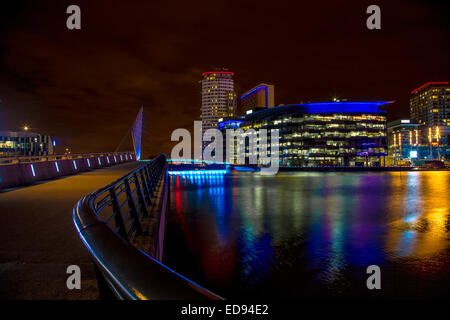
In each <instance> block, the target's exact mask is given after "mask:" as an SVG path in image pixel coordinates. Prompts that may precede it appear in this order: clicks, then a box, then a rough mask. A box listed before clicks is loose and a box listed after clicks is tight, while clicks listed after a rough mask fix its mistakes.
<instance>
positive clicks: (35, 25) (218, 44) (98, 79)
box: [0, 0, 450, 154]
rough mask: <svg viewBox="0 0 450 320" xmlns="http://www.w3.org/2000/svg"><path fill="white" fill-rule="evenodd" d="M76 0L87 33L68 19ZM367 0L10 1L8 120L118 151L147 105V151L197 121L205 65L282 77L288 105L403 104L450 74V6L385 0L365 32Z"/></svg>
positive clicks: (254, 79)
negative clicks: (342, 100)
mask: <svg viewBox="0 0 450 320" xmlns="http://www.w3.org/2000/svg"><path fill="white" fill-rule="evenodd" d="M69 4H78V5H79V6H80V7H81V9H82V30H79V31H69V30H67V29H66V28H65V20H66V17H67V15H66V14H65V9H66V7H67V6H68V5H69ZM370 4H372V3H371V2H368V1H346V2H345V3H336V2H333V1H325V2H324V1H316V2H299V1H295V2H294V1H291V2H285V1H276V2H273V1H272V2H268V3H265V2H262V1H259V2H256V1H241V2H236V3H231V2H228V1H227V2H225V1H223V2H216V1H195V2H181V3H176V2H173V1H172V2H167V3H166V4H161V3H157V2H156V1H133V2H131V3H130V2H124V1H99V0H97V1H85V0H83V1H70V2H69V1H22V2H21V1H13V2H11V1H8V2H7V3H5V4H2V6H3V7H2V9H1V11H0V12H1V15H2V17H1V19H0V59H1V60H0V99H1V100H2V104H1V105H0V127H1V129H12V130H15V129H17V128H19V127H20V126H21V125H23V124H24V123H30V124H31V126H32V127H34V128H36V131H40V132H44V133H49V134H52V135H54V136H55V137H56V138H57V139H58V140H59V141H60V142H61V143H60V145H61V146H65V145H67V146H70V147H71V148H72V150H73V151H75V152H77V151H78V152H84V151H105V150H114V149H115V148H116V146H117V145H118V144H119V142H120V141H121V140H122V137H123V136H124V135H125V134H126V132H127V131H128V129H129V127H130V124H131V123H132V122H133V120H134V118H135V116H136V113H137V111H138V110H139V108H140V107H141V106H142V105H143V106H144V107H145V112H146V122H147V125H146V128H147V130H146V134H147V135H146V137H145V152H146V153H147V154H156V153H158V152H163V151H165V152H169V151H170V146H171V143H170V133H171V132H172V130H174V129H175V128H179V127H186V128H191V127H192V121H193V120H194V119H198V116H199V104H200V87H199V83H198V81H199V80H200V77H201V73H202V72H203V71H205V70H209V69H210V68H212V67H215V66H217V67H228V68H230V69H232V70H233V71H235V73H236V74H235V81H236V88H237V89H238V90H239V91H241V92H242V91H244V90H246V89H248V88H250V87H252V86H253V85H254V84H256V83H258V82H269V83H273V84H275V86H276V103H285V104H287V103H295V102H299V101H310V100H324V99H329V98H330V97H332V96H335V95H337V96H340V97H346V98H352V99H383V100H396V101H397V102H396V103H395V104H394V105H392V106H390V107H389V110H388V111H389V116H390V117H391V118H397V117H400V116H407V115H408V95H409V92H410V91H411V90H412V89H414V88H415V87H417V86H418V85H420V84H422V83H424V82H428V81H443V80H449V71H450V68H449V60H448V53H449V41H448V39H449V31H450V30H449V22H448V19H447V15H448V12H449V11H448V9H449V8H448V5H445V4H437V3H436V4H434V3H430V2H426V1H408V2H406V1H395V4H394V3H392V1H390V2H387V1H380V2H378V5H380V7H381V9H382V30H379V31H369V30H367V29H366V27H365V19H366V16H367V15H366V14H365V9H366V8H367V6H368V5H370Z"/></svg>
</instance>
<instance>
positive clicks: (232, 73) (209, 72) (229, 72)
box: [202, 71, 234, 76]
mask: <svg viewBox="0 0 450 320" xmlns="http://www.w3.org/2000/svg"><path fill="white" fill-rule="evenodd" d="M211 73H228V74H231V75H232V76H233V75H234V72H231V71H208V72H203V73H202V76H204V75H205V74H211Z"/></svg>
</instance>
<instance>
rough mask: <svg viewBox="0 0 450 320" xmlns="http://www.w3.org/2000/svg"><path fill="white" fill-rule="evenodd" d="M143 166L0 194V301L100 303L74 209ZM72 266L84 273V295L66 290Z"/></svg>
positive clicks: (102, 171)
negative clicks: (78, 202) (54, 300)
mask: <svg viewBox="0 0 450 320" xmlns="http://www.w3.org/2000/svg"><path fill="white" fill-rule="evenodd" d="M138 164H139V163H137V162H132V163H125V164H121V165H117V166H113V167H109V168H104V169H98V170H95V171H91V172H85V173H81V174H78V175H74V176H69V177H64V178H60V179H57V180H52V181H47V182H42V183H39V184H36V185H32V186H28V187H23V188H16V189H11V190H7V191H0V234H1V242H0V299H97V298H98V288H97V282H96V279H95V273H94V268H93V265H92V263H91V261H90V260H89V256H88V254H87V251H86V250H85V248H84V246H83V245H82V243H81V241H80V239H79V238H78V235H77V234H76V232H75V229H74V225H73V222H72V208H73V207H74V205H75V203H76V202H77V201H78V200H80V199H81V198H82V197H83V196H84V195H86V194H88V193H90V192H92V191H94V190H96V189H98V188H100V187H102V186H104V185H106V184H108V183H110V182H112V181H113V180H115V179H117V178H119V177H121V176H123V175H125V174H126V173H127V172H129V171H130V170H132V169H133V168H135V167H136V166H138ZM71 264H76V265H79V266H80V268H81V277H82V284H81V286H82V288H81V290H68V289H67V287H66V279H67V274H66V268H67V266H69V265H71Z"/></svg>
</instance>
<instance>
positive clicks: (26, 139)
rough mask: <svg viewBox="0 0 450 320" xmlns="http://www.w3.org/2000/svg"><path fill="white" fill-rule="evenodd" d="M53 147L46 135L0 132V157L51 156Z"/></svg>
mask: <svg viewBox="0 0 450 320" xmlns="http://www.w3.org/2000/svg"><path fill="white" fill-rule="evenodd" d="M53 147H54V142H53V141H52V139H51V137H50V136H47V135H40V134H38V133H33V132H25V131H23V132H13V131H0V157H18V156H43V155H52V154H53Z"/></svg>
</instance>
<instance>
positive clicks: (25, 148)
mask: <svg viewBox="0 0 450 320" xmlns="http://www.w3.org/2000/svg"><path fill="white" fill-rule="evenodd" d="M23 130H25V141H24V146H23V155H24V156H26V155H27V131H28V126H27V125H25V126H24V127H23Z"/></svg>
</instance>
